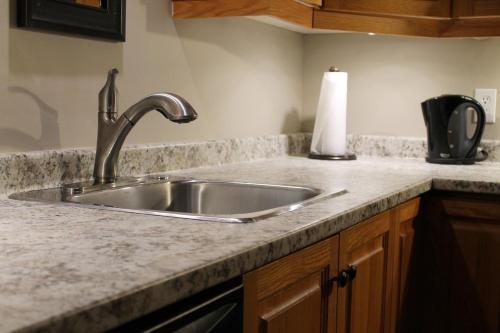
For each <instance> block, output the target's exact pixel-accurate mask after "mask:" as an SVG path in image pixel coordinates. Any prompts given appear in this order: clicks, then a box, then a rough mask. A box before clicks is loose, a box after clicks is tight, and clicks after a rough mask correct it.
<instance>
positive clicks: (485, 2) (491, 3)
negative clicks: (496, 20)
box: [453, 0, 500, 17]
mask: <svg viewBox="0 0 500 333" xmlns="http://www.w3.org/2000/svg"><path fill="white" fill-rule="evenodd" d="M453 13H454V16H456V17H478V16H500V1H499V0H454V3H453Z"/></svg>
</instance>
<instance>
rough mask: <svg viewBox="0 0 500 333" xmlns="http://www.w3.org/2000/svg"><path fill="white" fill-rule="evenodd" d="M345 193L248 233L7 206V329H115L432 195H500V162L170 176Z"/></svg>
mask: <svg viewBox="0 0 500 333" xmlns="http://www.w3.org/2000/svg"><path fill="white" fill-rule="evenodd" d="M169 174H172V175H173V174H175V175H187V176H190V177H196V178H202V179H214V180H217V179H218V180H221V179H222V180H238V181H248V182H260V183H272V184H289V185H306V186H313V187H317V188H321V189H323V190H325V191H329V190H332V189H336V188H339V187H342V188H346V189H347V190H348V193H347V194H344V195H342V196H339V197H335V198H330V199H326V200H323V201H320V202H316V203H314V204H312V205H310V206H307V207H304V208H302V209H299V210H297V211H293V212H289V213H286V214H284V215H280V216H276V217H272V218H269V219H266V220H262V221H258V222H255V223H248V224H224V223H216V222H203V221H191V220H183V219H176V218H167V217H157V216H150V215H141V214H131V213H121V212H113V211H105V210H98V209H88V208H84V207H81V208H80V207H75V206H64V205H54V204H47V203H35V202H21V201H15V200H10V199H7V198H6V196H3V197H1V199H0V295H1V297H0V318H2V320H1V321H0V332H12V331H18V332H42V331H43V332H45V331H54V332H89V331H101V330H106V329H109V328H112V327H114V326H117V325H119V324H121V323H124V322H126V321H128V320H130V319H133V318H136V317H138V316H141V315H143V314H144V313H146V312H150V311H153V310H155V309H158V308H160V307H162V306H164V305H167V304H170V303H173V302H175V301H176V300H179V299H181V298H183V297H186V296H188V295H191V294H194V293H196V292H198V291H200V290H203V289H205V288H207V287H210V286H213V285H215V284H217V283H219V282H222V281H225V280H227V279H229V278H231V277H235V276H238V275H240V274H242V273H244V272H247V271H249V270H252V269H254V268H256V267H258V266H261V265H263V264H265V263H268V262H270V261H272V260H275V259H277V258H279V257H281V256H284V255H287V254H289V253H291V252H293V251H296V250H298V249H300V248H303V247H305V246H307V245H309V244H312V243H314V242H316V241H318V240H321V239H324V238H326V237H328V236H330V235H333V234H335V233H337V232H339V231H340V230H343V229H345V228H347V227H349V226H351V225H353V224H355V223H357V222H359V221H362V220H364V219H366V218H368V217H370V216H373V215H375V214H377V213H379V212H382V211H384V210H386V209H388V208H390V207H393V206H395V205H397V204H399V203H401V202H404V201H406V200H408V199H411V198H413V197H415V196H418V195H420V194H422V193H424V192H426V191H428V190H430V189H431V187H433V188H435V189H443V190H458V191H467V192H477V193H490V194H500V163H481V164H477V165H473V166H444V165H431V164H427V163H425V162H423V160H422V159H394V158H361V159H359V160H357V161H349V162H330V161H317V160H309V159H307V158H304V157H280V158H273V159H265V160H258V161H253V162H245V163H236V164H229V165H223V166H213V167H202V168H196V169H190V170H182V171H176V172H169Z"/></svg>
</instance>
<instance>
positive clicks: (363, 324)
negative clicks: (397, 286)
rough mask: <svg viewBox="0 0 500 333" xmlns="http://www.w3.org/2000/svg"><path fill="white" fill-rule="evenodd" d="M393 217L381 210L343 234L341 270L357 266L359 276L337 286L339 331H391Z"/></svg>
mask: <svg viewBox="0 0 500 333" xmlns="http://www.w3.org/2000/svg"><path fill="white" fill-rule="evenodd" d="M390 216H391V214H390V212H386V213H382V214H380V215H377V216H375V217H373V218H371V219H368V220H367V221H365V222H362V223H360V224H358V225H355V226H354V227H352V228H350V229H348V230H346V231H343V232H341V233H340V252H339V269H346V268H348V267H349V266H353V265H354V266H356V267H357V275H356V278H355V279H354V280H353V281H351V282H349V284H348V285H347V287H346V288H339V289H338V296H337V299H338V310H337V311H338V312H337V323H338V324H337V332H338V333H347V332H349V333H378V332H388V325H387V323H386V319H385V317H386V310H388V309H389V308H390V287H389V283H390V278H391V274H390V272H392V260H390V255H391V250H390V249H389V246H390V244H389V243H390V238H389V234H390V230H391V223H390V222H391V220H390Z"/></svg>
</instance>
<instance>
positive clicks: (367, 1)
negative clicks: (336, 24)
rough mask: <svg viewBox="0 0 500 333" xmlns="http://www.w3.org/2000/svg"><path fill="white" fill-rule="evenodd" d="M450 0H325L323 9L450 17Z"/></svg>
mask: <svg viewBox="0 0 500 333" xmlns="http://www.w3.org/2000/svg"><path fill="white" fill-rule="evenodd" d="M450 1H451V0H383V1H380V0H325V1H324V9H331V10H345V11H351V12H356V13H363V14H369V13H374V14H392V15H396V16H399V15H402V16H432V17H450V16H451V2H450Z"/></svg>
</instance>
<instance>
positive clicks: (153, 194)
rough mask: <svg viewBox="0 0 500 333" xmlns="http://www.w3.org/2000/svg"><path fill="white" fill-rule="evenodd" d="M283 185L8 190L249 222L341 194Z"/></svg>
mask: <svg viewBox="0 0 500 333" xmlns="http://www.w3.org/2000/svg"><path fill="white" fill-rule="evenodd" d="M345 192H346V191H345V190H341V189H339V190H335V191H331V192H329V193H324V192H322V191H321V190H318V189H314V188H309V187H301V186H287V185H269V184H253V183H241V182H222V181H207V180H193V179H179V178H167V177H147V178H138V179H126V180H123V181H121V182H118V183H114V184H98V185H94V184H82V183H80V184H71V185H66V186H63V187H61V188H56V189H48V190H39V191H30V192H24V193H17V194H14V195H11V198H13V199H19V200H36V201H56V202H63V203H73V204H83V205H88V206H93V207H99V208H103V209H111V210H119V211H126V212H133V213H142V214H152V215H161V216H170V217H180V218H187V219H196V220H209V221H219V222H253V221H257V220H260V219H264V218H266V217H270V216H275V215H279V214H283V213H286V212H289V211H292V210H296V209H298V208H301V207H304V206H306V205H309V204H311V203H314V202H316V201H318V200H321V199H324V198H329V197H333V196H336V195H340V194H343V193H345Z"/></svg>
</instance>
